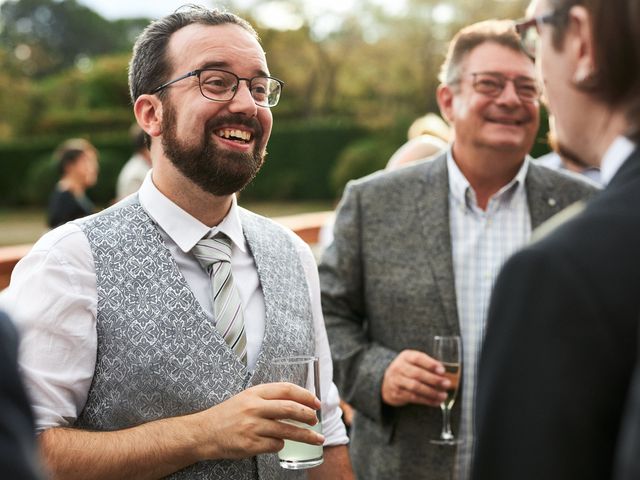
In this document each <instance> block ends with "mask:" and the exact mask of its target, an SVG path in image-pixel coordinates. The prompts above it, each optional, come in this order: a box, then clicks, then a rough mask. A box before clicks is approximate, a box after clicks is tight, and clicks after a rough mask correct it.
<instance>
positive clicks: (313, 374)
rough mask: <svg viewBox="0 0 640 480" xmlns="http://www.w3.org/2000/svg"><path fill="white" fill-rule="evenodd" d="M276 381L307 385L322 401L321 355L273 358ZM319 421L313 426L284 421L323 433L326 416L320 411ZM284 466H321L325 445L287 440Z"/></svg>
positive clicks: (294, 467)
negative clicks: (323, 446) (323, 417)
mask: <svg viewBox="0 0 640 480" xmlns="http://www.w3.org/2000/svg"><path fill="white" fill-rule="evenodd" d="M273 368H274V370H275V375H276V376H275V380H277V381H281V382H289V383H294V384H296V385H300V386H301V387H304V388H306V389H307V390H309V391H310V392H311V393H313V394H314V395H315V396H316V397H318V400H321V398H320V370H319V364H318V358H317V357H306V356H301V357H280V358H276V359H274V361H273ZM317 413H318V423H316V424H315V425H313V426H310V425H307V424H306V423H300V422H296V421H293V420H283V421H284V422H288V423H291V424H292V425H295V426H297V427H301V428H309V429H311V430H313V431H314V432H317V433H322V415H321V411H320V410H318V412H317ZM278 458H279V459H280V466H281V467H282V468H286V469H289V470H300V469H303V468H311V467H316V466H318V465H320V464H321V463H322V461H323V459H322V445H311V444H309V443H303V442H294V441H293V440H285V441H284V448H283V449H282V450H280V451H279V452H278Z"/></svg>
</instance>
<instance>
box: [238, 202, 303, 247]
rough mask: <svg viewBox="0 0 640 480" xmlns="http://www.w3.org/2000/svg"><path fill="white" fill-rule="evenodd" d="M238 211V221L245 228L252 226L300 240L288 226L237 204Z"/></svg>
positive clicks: (265, 231)
mask: <svg viewBox="0 0 640 480" xmlns="http://www.w3.org/2000/svg"><path fill="white" fill-rule="evenodd" d="M238 211H239V213H240V221H241V222H242V226H243V228H245V229H246V228H253V229H257V230H260V231H263V232H264V233H269V234H273V235H284V236H286V237H288V238H290V239H291V240H292V241H294V242H296V241H300V242H302V239H300V237H298V236H297V235H296V234H295V233H294V232H293V231H292V230H291V229H290V228H287V227H285V226H284V225H282V224H281V223H278V222H277V221H275V220H273V219H271V218H268V217H265V216H264V215H260V214H258V213H255V212H252V211H251V210H248V209H246V208H243V207H240V206H238ZM303 243H304V242H303Z"/></svg>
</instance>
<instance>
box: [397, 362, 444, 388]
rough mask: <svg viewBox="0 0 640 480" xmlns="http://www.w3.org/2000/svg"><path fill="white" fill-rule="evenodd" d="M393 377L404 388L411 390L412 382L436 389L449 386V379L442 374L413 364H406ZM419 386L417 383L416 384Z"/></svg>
mask: <svg viewBox="0 0 640 480" xmlns="http://www.w3.org/2000/svg"><path fill="white" fill-rule="evenodd" d="M395 379H396V381H397V382H398V383H400V384H402V385H403V386H404V388H406V389H409V390H411V389H412V387H411V385H413V384H414V383H418V384H422V385H425V386H427V387H430V388H435V389H437V390H442V391H444V390H446V389H448V388H449V387H450V386H451V381H450V380H449V379H448V378H447V377H445V376H442V375H437V374H435V373H432V372H430V371H429V370H425V369H423V368H420V367H416V366H413V365H409V366H407V367H406V368H405V369H404V370H403V371H402V372H399V373H398V374H397V375H396V376H395ZM416 388H419V385H418V386H416Z"/></svg>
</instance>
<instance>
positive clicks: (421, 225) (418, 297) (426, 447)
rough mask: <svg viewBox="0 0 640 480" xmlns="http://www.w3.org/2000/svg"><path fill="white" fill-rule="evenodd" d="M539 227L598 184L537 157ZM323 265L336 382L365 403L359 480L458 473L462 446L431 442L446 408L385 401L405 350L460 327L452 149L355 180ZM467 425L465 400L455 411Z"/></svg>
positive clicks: (436, 478)
mask: <svg viewBox="0 0 640 480" xmlns="http://www.w3.org/2000/svg"><path fill="white" fill-rule="evenodd" d="M525 186H526V191H527V199H528V203H529V211H530V215H531V225H532V228H535V227H537V226H538V225H540V224H541V223H542V222H543V221H545V220H546V219H547V218H549V217H551V216H552V215H554V214H556V213H557V212H559V211H560V210H562V209H563V208H565V207H566V206H568V205H570V204H572V203H573V202H575V201H576V200H579V199H582V198H585V197H587V196H589V195H591V194H592V193H594V192H595V191H596V188H595V187H593V186H592V185H590V184H587V183H585V182H583V181H581V180H579V179H577V178H576V176H575V175H572V176H569V175H566V174H563V173H558V172H555V171H552V170H550V169H548V168H546V167H541V166H538V165H535V164H533V163H531V164H530V166H529V169H528V173H527V177H526V181H525ZM334 233H335V238H334V242H333V244H332V245H331V246H330V247H328V249H327V250H326V252H325V254H324V256H323V259H322V262H321V265H320V281H321V288H322V308H323V311H324V316H325V322H326V326H327V332H328V335H329V341H330V344H331V351H332V355H333V362H334V379H335V381H336V384H337V386H338V389H339V390H340V393H341V396H342V397H343V398H344V399H345V400H346V401H347V402H349V403H351V404H352V405H353V406H354V407H355V408H356V410H357V414H356V417H355V421H354V425H353V427H352V432H351V435H352V438H351V458H352V461H353V464H354V469H355V471H356V473H357V475H358V478H359V479H362V480H377V479H381V480H401V479H411V480H416V479H428V480H440V479H442V480H444V479H447V480H449V479H450V478H452V476H451V475H452V473H451V472H452V466H453V461H454V454H455V449H454V448H451V447H442V446H436V445H431V444H430V443H429V439H432V438H437V436H438V435H439V431H440V426H441V413H440V409H436V408H431V407H425V406H418V405H407V406H404V407H390V406H388V405H385V404H383V403H382V399H381V396H380V389H381V385H382V378H383V375H384V372H385V370H386V368H387V367H388V365H389V364H390V363H391V361H392V360H393V359H394V358H395V357H396V355H397V354H398V353H399V352H400V351H401V350H404V349H416V350H421V351H424V352H426V353H427V354H431V343H432V338H433V336H434V335H435V334H458V335H459V334H460V327H459V323H458V313H457V308H456V293H455V283H454V278H453V263H452V253H451V236H450V233H449V203H448V174H447V167H446V154H443V155H440V156H438V157H436V158H434V159H433V160H426V161H424V162H421V163H419V164H417V165H415V166H411V167H407V168H403V169H400V170H397V171H394V172H379V173H375V174H372V175H370V176H368V177H365V178H363V179H360V180H357V181H353V182H350V184H349V185H348V186H347V189H346V191H345V194H344V197H343V199H342V202H341V204H340V207H339V210H338V214H337V218H336V223H335V231H334ZM452 417H453V424H454V429H455V430H456V431H458V422H459V417H460V410H459V405H456V406H455V407H454V411H453V416H452Z"/></svg>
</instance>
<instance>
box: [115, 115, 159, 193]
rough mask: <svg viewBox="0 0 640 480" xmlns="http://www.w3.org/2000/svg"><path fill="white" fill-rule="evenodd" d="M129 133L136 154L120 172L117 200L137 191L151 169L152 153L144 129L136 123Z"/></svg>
mask: <svg viewBox="0 0 640 480" xmlns="http://www.w3.org/2000/svg"><path fill="white" fill-rule="evenodd" d="M129 135H130V137H131V143H132V145H133V149H134V154H133V155H132V156H131V158H130V159H129V160H127V163H125V164H124V166H123V167H122V170H120V173H119V174H118V181H117V183H116V200H122V199H123V198H124V197H126V196H127V195H131V194H132V193H134V192H137V191H138V189H139V188H140V186H141V185H142V182H143V181H144V177H146V176H147V173H148V172H149V169H151V153H150V152H149V149H148V148H147V143H146V140H145V133H144V130H142V129H141V128H140V126H139V125H138V124H137V123H136V124H133V125H132V126H131V128H130V129H129Z"/></svg>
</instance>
